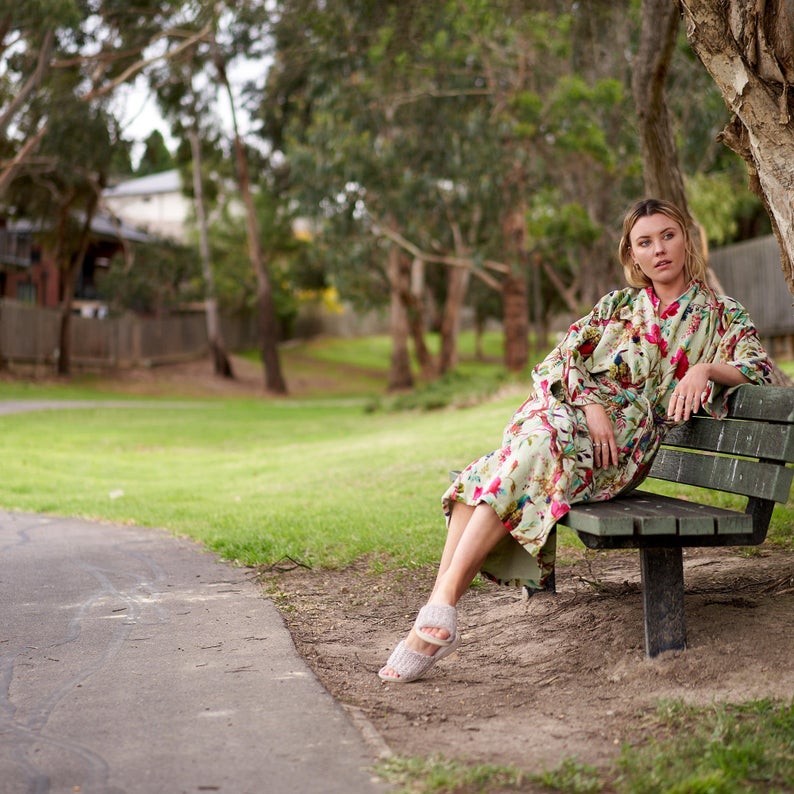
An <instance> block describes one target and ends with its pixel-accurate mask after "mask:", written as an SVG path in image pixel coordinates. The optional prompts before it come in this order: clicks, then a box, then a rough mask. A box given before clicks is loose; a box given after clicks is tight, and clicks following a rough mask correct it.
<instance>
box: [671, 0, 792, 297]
mask: <svg viewBox="0 0 794 794" xmlns="http://www.w3.org/2000/svg"><path fill="white" fill-rule="evenodd" d="M791 5H792V4H791V0H767V2H765V3H747V2H746V1H744V0H742V2H739V0H730V1H729V2H724V0H720V1H719V2H717V0H682V2H681V9H682V11H683V15H684V19H685V21H686V25H687V38H688V40H689V43H690V45H691V47H692V49H693V50H694V51H695V53H696V54H697V56H698V57H699V58H700V60H701V61H702V62H703V65H704V66H705V67H706V69H707V70H708V72H709V74H711V76H712V77H713V78H714V81H715V82H716V83H717V86H718V87H719V89H720V92H721V93H722V96H723V98H724V100H725V102H726V103H727V105H728V107H729V108H730V109H731V110H732V111H733V113H734V114H735V116H736V118H735V119H734V120H733V122H732V123H731V124H729V125H728V127H727V128H726V130H725V131H724V132H723V134H722V140H723V141H724V142H725V143H726V144H727V145H728V146H730V147H731V148H732V149H733V150H734V151H736V152H737V153H738V154H740V155H741V156H742V157H743V158H744V159H745V161H746V162H747V169H748V173H749V176H750V187H751V188H752V189H753V190H754V192H756V193H757V195H758V196H759V197H760V199H761V201H762V202H763V204H764V206H765V207H766V209H767V212H768V213H769V217H770V219H771V222H772V229H773V231H774V233H775V236H776V237H777V240H778V243H779V244H780V252H781V267H782V269H783V274H784V275H785V277H786V281H787V283H788V287H789V291H790V292H792V293H793V294H794V180H793V179H792V170H791V164H792V163H794V123H792V116H791V111H792V104H794V102H793V101H792V96H791V93H790V91H789V86H790V85H791V84H792V83H794V44H793V43H792V35H791V32H792V27H793V26H794V23H793V22H792V13H791Z"/></svg>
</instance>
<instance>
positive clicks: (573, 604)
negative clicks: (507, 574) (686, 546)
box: [263, 549, 794, 771]
mask: <svg viewBox="0 0 794 794" xmlns="http://www.w3.org/2000/svg"><path fill="white" fill-rule="evenodd" d="M433 575H434V572H433V571H431V570H419V571H406V570H391V571H386V572H383V571H382V570H378V572H377V573H373V571H372V566H371V565H370V564H368V563H366V562H362V563H360V564H359V565H356V566H354V567H351V568H349V569H347V570H344V571H339V572H324V571H308V570H305V569H301V568H295V569H293V570H291V571H287V572H281V573H275V572H272V571H271V572H268V573H265V574H264V576H263V583H264V585H265V588H266V590H267V591H268V592H269V593H270V595H271V597H273V598H274V600H275V601H276V603H277V605H278V606H279V608H280V609H281V611H282V613H283V615H284V618H285V621H286V623H287V625H288V627H289V629H290V631H291V633H292V636H293V638H294V640H295V643H296V645H297V647H298V649H299V651H300V653H301V654H302V655H303V656H304V657H305V658H306V659H307V660H308V662H309V664H310V665H311V667H312V668H313V669H314V670H315V672H316V674H317V675H318V677H319V678H320V680H321V681H322V682H323V684H324V685H325V686H326V688H327V689H328V690H329V691H330V692H331V694H333V695H334V696H335V697H336V698H338V699H339V700H340V701H342V702H344V703H346V704H348V705H351V706H353V707H355V708H357V709H360V710H361V711H362V712H363V713H364V714H365V715H366V717H367V718H368V719H369V721H370V722H371V723H372V725H374V727H375V728H376V729H377V731H378V733H379V734H380V735H381V736H382V737H383V738H384V739H385V741H386V743H387V744H388V746H389V748H390V749H391V751H393V752H394V753H397V754H400V755H423V756H430V755H433V754H437V753H440V754H443V755H444V756H446V757H458V758H463V759H469V760H478V761H487V762H489V763H500V764H513V765H516V766H518V767H521V768H525V769H528V770H534V771H538V770H539V769H540V768H553V767H556V766H557V765H558V764H559V763H560V762H561V760H562V759H564V758H566V757H571V756H575V757H576V758H577V759H578V760H579V761H580V762H583V763H589V764H593V765H595V766H603V765H604V764H605V763H607V762H608V761H609V760H610V759H612V758H614V757H615V756H616V755H617V754H618V752H619V749H620V745H621V744H622V743H623V742H630V743H632V744H636V743H637V742H640V741H642V740H643V738H644V737H646V736H647V734H648V731H649V729H652V721H651V719H650V717H651V715H652V714H653V712H654V711H655V708H656V705H657V703H658V702H659V701H660V700H663V699H670V698H680V699H683V700H684V701H686V702H689V703H694V704H699V705H705V704H709V703H712V702H715V701H724V702H742V701H745V700H749V699H756V698H764V697H771V698H784V699H791V698H792V697H794V654H792V653H791V648H792V644H791V643H792V639H791V638H792V637H794V554H792V553H791V552H784V551H778V550H774V549H768V550H764V551H761V552H760V553H759V554H758V555H754V556H751V557H742V556H739V555H738V554H737V553H736V550H735V549H734V550H725V549H702V550H689V551H687V552H686V558H685V577H686V587H687V595H686V609H687V633H688V643H689V647H688V649H687V650H686V651H685V652H681V653H679V652H671V653H667V654H662V655H661V656H659V657H657V658H656V659H654V660H648V659H646V658H645V655H644V650H643V643H644V639H643V623H642V603H641V595H640V588H639V562H638V557H637V553H636V552H614V551H613V552H607V553H604V552H582V553H581V555H580V557H579V559H577V560H576V561H575V562H574V563H573V564H571V565H566V566H564V567H560V568H559V569H558V576H557V593H556V594H554V595H552V594H538V595H535V596H534V597H533V598H531V599H529V600H526V599H524V598H522V597H521V595H520V592H521V591H518V590H513V589H503V588H499V587H497V586H495V585H492V584H490V583H483V584H482V585H481V586H477V587H475V588H472V589H471V590H470V591H469V593H467V595H466V596H464V598H463V599H462V601H461V603H460V617H459V620H460V623H461V628H462V638H463V642H462V645H461V647H460V649H459V650H458V651H456V652H455V653H454V654H453V655H452V656H450V657H448V658H447V659H445V660H444V661H443V662H441V663H440V664H439V665H438V666H437V667H436V668H435V669H434V670H433V671H432V672H431V673H430V675H429V676H428V677H427V678H426V679H424V680H421V681H418V682H414V683H411V684H386V683H383V682H381V681H380V680H379V679H378V678H377V676H376V672H377V670H378V669H379V667H380V666H381V665H382V664H383V663H384V662H385V660H386V658H387V656H388V655H389V653H390V651H391V649H392V648H393V646H394V645H395V644H396V642H397V641H398V640H399V639H401V638H402V636H403V634H404V633H405V632H407V631H408V628H409V627H410V623H411V622H412V620H413V619H414V617H415V615H416V611H417V610H418V609H419V607H420V606H422V603H423V598H424V596H425V594H426V593H427V592H428V591H429V589H430V586H431V583H432V580H433Z"/></svg>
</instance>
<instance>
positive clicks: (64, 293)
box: [56, 185, 102, 375]
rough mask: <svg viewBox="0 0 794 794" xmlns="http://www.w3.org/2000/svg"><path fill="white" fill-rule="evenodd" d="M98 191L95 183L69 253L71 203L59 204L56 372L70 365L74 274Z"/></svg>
mask: <svg viewBox="0 0 794 794" xmlns="http://www.w3.org/2000/svg"><path fill="white" fill-rule="evenodd" d="M101 191H102V187H101V186H100V185H97V186H96V189H95V190H94V192H93V194H92V196H91V198H90V199H89V201H88V204H87V206H86V209H85V219H84V221H83V227H82V229H81V230H80V239H79V245H78V247H77V250H76V251H75V252H74V253H73V254H72V253H71V246H68V245H67V244H66V235H67V223H68V216H69V214H70V213H71V203H67V204H66V205H64V206H63V207H62V212H61V215H60V219H59V223H58V243H57V244H56V250H57V251H58V252H59V253H58V258H62V259H63V261H62V262H61V263H60V270H61V273H62V275H63V280H62V281H61V318H60V333H59V342H58V374H59V375H68V374H69V373H70V372H71V369H72V304H73V302H74V291H75V285H76V283H77V277H78V275H79V274H80V270H81V269H82V267H83V262H84V261H85V255H86V253H87V252H88V245H89V241H90V238H91V224H92V222H93V220H94V214H95V213H96V209H97V206H98V204H99V195H100V193H101Z"/></svg>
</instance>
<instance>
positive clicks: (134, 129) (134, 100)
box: [111, 61, 266, 165]
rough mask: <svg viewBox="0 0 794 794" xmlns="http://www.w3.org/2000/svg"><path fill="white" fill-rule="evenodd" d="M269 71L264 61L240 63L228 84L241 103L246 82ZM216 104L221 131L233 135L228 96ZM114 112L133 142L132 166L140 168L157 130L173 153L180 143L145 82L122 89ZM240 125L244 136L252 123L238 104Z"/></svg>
mask: <svg viewBox="0 0 794 794" xmlns="http://www.w3.org/2000/svg"><path fill="white" fill-rule="evenodd" d="M265 68H266V67H265V66H264V65H263V63H262V62H261V61H241V62H239V63H236V64H232V66H231V67H230V68H229V81H230V83H231V86H232V92H233V93H234V94H235V97H236V98H237V99H239V93H240V90H241V88H242V86H243V84H244V83H245V82H246V81H250V80H253V79H257V78H261V77H262V74H263V70H264V69H265ZM219 94H220V95H219V96H218V97H217V101H216V113H217V115H218V117H219V119H220V122H221V126H222V129H223V130H224V131H225V132H226V133H227V134H229V135H230V134H231V131H232V122H231V111H230V109H229V103H228V100H227V98H226V96H225V95H223V93H222V92H219ZM111 107H112V109H113V110H114V111H115V112H116V113H117V114H118V116H119V119H120V120H121V125H122V130H123V135H124V137H125V138H126V139H127V140H130V141H133V142H134V145H133V150H132V162H133V165H137V162H138V160H139V159H140V157H141V155H142V154H143V149H144V141H145V140H146V139H147V138H148V137H149V135H151V133H152V132H154V130H159V131H160V133H161V134H162V136H163V138H164V139H165V143H166V146H167V147H168V148H169V150H170V151H171V152H172V153H173V152H174V151H175V150H176V147H177V145H178V142H177V141H176V140H175V139H174V137H173V136H172V135H171V130H170V124H169V123H168V122H167V121H166V120H165V119H164V118H163V116H162V114H161V113H160V109H159V108H158V106H157V101H156V100H155V98H154V95H153V94H152V93H151V91H150V89H149V86H148V84H147V82H146V80H145V78H143V77H141V76H139V77H138V79H137V80H136V81H135V82H134V83H132V84H128V85H124V86H120V87H119V88H118V89H117V90H116V92H115V94H114V101H113V103H112V105H111ZM237 115H238V123H239V125H240V132H241V134H243V135H245V134H246V133H247V132H248V130H249V128H250V120H249V118H248V116H247V115H246V113H245V112H244V111H243V110H241V109H240V103H239V102H238V111H237Z"/></svg>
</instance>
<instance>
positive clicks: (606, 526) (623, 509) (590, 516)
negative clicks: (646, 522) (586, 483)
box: [559, 499, 634, 536]
mask: <svg viewBox="0 0 794 794" xmlns="http://www.w3.org/2000/svg"><path fill="white" fill-rule="evenodd" d="M559 523H560V524H562V525H564V526H566V527H570V528H571V529H573V530H576V531H577V532H586V533H587V534H589V535H626V536H630V535H633V534H634V517H633V516H632V514H631V506H630V505H628V504H626V503H625V502H624V501H623V500H617V499H612V500H610V501H609V502H593V503H591V504H578V505H575V506H574V507H573V508H572V509H571V511H570V512H569V513H567V514H566V515H564V516H563V517H562V518H561V519H560V521H559Z"/></svg>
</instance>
